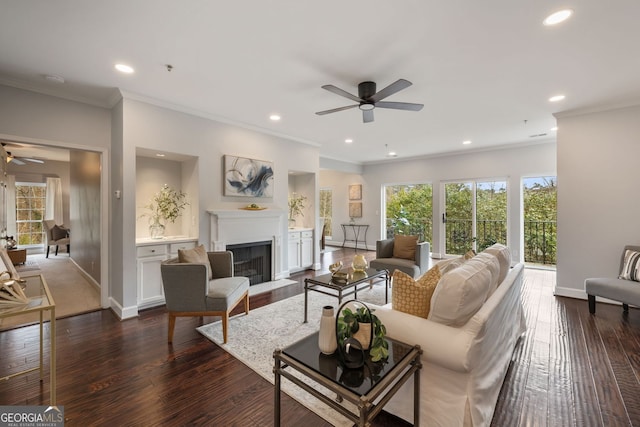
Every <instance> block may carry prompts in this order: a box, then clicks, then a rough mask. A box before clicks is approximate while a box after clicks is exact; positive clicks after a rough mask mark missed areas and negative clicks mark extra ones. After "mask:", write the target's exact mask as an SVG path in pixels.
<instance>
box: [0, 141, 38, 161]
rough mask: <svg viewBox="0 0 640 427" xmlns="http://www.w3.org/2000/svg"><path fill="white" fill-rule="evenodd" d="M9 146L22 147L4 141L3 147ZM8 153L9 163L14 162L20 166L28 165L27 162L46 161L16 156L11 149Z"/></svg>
mask: <svg viewBox="0 0 640 427" xmlns="http://www.w3.org/2000/svg"><path fill="white" fill-rule="evenodd" d="M8 146H11V147H19V148H20V147H22V146H21V145H18V144H12V143H9V142H2V147H3V148H8ZM6 153H7V163H14V164H16V165H19V166H23V165H26V163H25V161H26V162H31V163H40V164H42V163H44V160H40V159H34V158H33V157H20V156H14V155H13V154H11V151H6Z"/></svg>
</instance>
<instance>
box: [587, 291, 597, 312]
mask: <svg viewBox="0 0 640 427" xmlns="http://www.w3.org/2000/svg"><path fill="white" fill-rule="evenodd" d="M595 312H596V296H595V295H589V313H591V314H595Z"/></svg>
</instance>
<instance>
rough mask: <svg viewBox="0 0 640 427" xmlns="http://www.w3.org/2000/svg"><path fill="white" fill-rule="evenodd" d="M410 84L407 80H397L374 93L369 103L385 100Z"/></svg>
mask: <svg viewBox="0 0 640 427" xmlns="http://www.w3.org/2000/svg"><path fill="white" fill-rule="evenodd" d="M411 85H412V83H411V82H410V81H409V80H405V79H398V80H396V81H395V82H393V83H391V84H390V85H389V86H387V87H385V88H384V89H382V90H380V91H378V92H376V93H375V94H374V95H373V96H372V97H371V98H369V101H373V102H378V101H381V100H383V99H385V98H386V97H388V96H391V95H393V94H394V93H396V92H400V91H401V90H402V89H406V88H408V87H409V86H411Z"/></svg>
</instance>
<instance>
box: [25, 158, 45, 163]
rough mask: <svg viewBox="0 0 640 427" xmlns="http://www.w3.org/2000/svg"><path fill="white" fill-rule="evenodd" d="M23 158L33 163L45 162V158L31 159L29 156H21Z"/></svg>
mask: <svg viewBox="0 0 640 427" xmlns="http://www.w3.org/2000/svg"><path fill="white" fill-rule="evenodd" d="M20 159H21V160H26V161H27V162H31V163H40V164H42V163H44V160H40V159H29V158H27V157H21V158H20Z"/></svg>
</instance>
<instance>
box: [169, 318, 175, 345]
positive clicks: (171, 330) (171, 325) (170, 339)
mask: <svg viewBox="0 0 640 427" xmlns="http://www.w3.org/2000/svg"><path fill="white" fill-rule="evenodd" d="M175 327H176V316H175V315H173V314H172V313H169V337H168V343H169V344H171V343H172V342H173V330H174V329H175Z"/></svg>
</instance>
